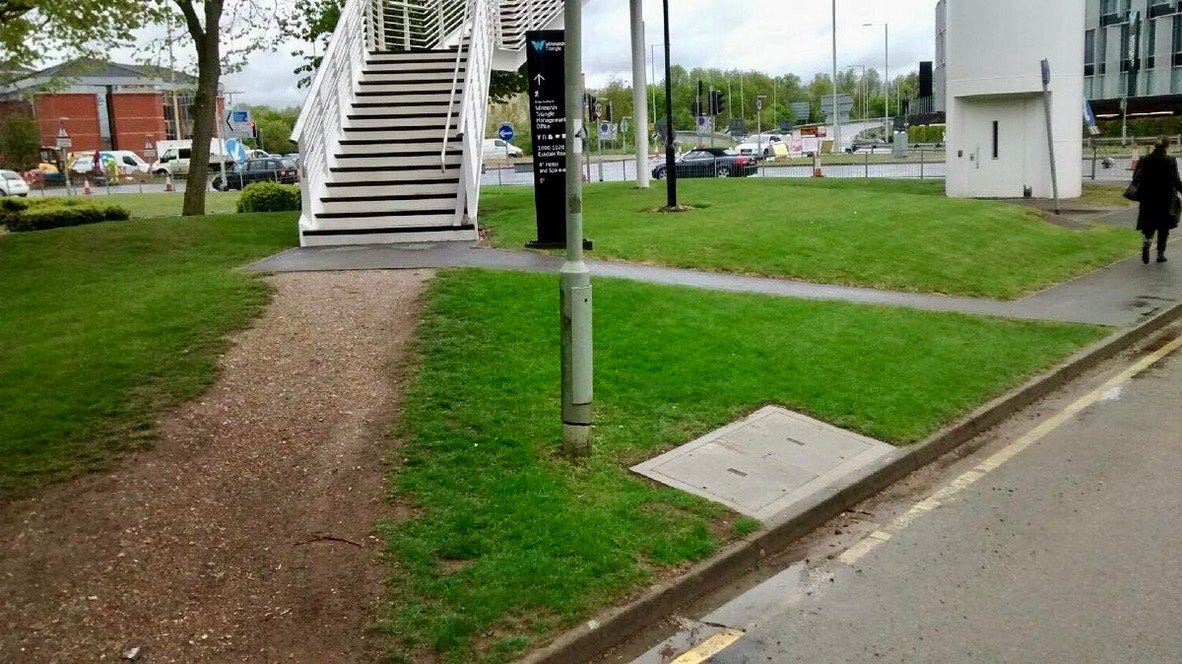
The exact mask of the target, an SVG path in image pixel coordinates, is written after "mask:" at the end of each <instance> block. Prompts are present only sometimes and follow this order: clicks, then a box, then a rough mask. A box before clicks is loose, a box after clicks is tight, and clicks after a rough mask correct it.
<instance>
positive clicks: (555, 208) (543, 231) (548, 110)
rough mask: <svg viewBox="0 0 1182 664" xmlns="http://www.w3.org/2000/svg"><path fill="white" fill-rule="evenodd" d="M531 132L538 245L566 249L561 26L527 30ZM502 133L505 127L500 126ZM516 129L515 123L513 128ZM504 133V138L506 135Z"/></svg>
mask: <svg viewBox="0 0 1182 664" xmlns="http://www.w3.org/2000/svg"><path fill="white" fill-rule="evenodd" d="M525 38H526V44H527V45H528V46H527V48H526V63H527V66H528V71H529V115H530V132H531V135H532V137H533V144H534V207H535V210H536V213H535V214H536V219H535V221H536V224H537V231H538V237H537V239H536V240H534V241H533V242H530V243H529V245H528V246H529V247H532V248H537V249H562V248H565V247H566V241H567V237H566V132H567V119H566V72H565V56H566V42H565V39H566V37H565V35H564V33H563V31H562V30H535V31H530V32H527V33H526V36H525ZM501 129H502V131H503V130H504V129H505V127H504V126H502V127H501ZM509 129H510V130H512V127H510V128H509ZM498 134H499V135H501V138H502V140H504V135H503V134H501V132H498Z"/></svg>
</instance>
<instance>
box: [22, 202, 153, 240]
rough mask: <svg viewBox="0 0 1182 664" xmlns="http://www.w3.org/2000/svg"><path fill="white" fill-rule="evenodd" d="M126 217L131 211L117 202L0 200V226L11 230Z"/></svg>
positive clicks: (77, 224) (115, 219) (44, 227)
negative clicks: (99, 203) (112, 203)
mask: <svg viewBox="0 0 1182 664" xmlns="http://www.w3.org/2000/svg"><path fill="white" fill-rule="evenodd" d="M130 218H131V213H130V212H128V211H127V210H126V209H124V208H121V207H119V206H117V205H97V204H95V203H93V202H91V201H82V200H78V199H71V198H45V199H41V200H33V201H24V200H22V201H18V200H15V199H11V198H5V199H0V226H7V227H8V230H9V231H12V232H13V233H20V232H25V231H43V230H47V229H50V228H65V227H67V226H83V225H85V224H97V223H99V222H103V221H127V220H128V219H130Z"/></svg>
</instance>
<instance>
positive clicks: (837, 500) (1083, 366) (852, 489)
mask: <svg viewBox="0 0 1182 664" xmlns="http://www.w3.org/2000/svg"><path fill="white" fill-rule="evenodd" d="M1180 318H1182V304H1178V305H1173V306H1171V307H1168V308H1166V309H1165V310H1163V311H1161V312H1159V313H1158V314H1156V315H1154V316H1153V317H1151V318H1149V319H1147V320H1146V321H1145V322H1143V323H1141V324H1140V325H1137V326H1134V327H1131V328H1126V329H1123V330H1120V331H1118V332H1116V333H1114V334H1112V335H1110V336H1109V337H1107V338H1105V339H1103V340H1101V341H1099V342H1097V343H1096V344H1093V345H1092V346H1090V347H1088V348H1086V349H1084V350H1082V351H1080V352H1078V353H1076V354H1075V355H1072V356H1071V357H1070V358H1068V359H1067V360H1065V361H1064V362H1063V363H1061V364H1059V365H1058V366H1057V367H1055V368H1054V369H1051V370H1050V371H1047V372H1045V373H1043V374H1040V375H1039V376H1037V377H1035V378H1033V379H1031V380H1030V381H1028V382H1027V383H1025V384H1024V385H1021V386H1019V387H1017V388H1015V389H1013V390H1011V391H1010V392H1008V393H1006V394H1005V395H1003V396H1001V397H998V398H997V399H994V400H993V401H991V402H989V403H988V404H986V405H984V406H982V407H980V408H978V409H977V410H975V411H973V412H972V413H970V414H968V415H967V416H965V417H963V418H961V419H959V420H958V421H956V422H954V423H953V424H950V425H948V426H946V427H944V428H942V429H940V430H939V431H937V432H936V433H934V434H932V435H931V436H928V437H927V438H926V439H924V440H923V441H921V442H919V443H916V444H914V445H911V446H909V447H906V448H900V449H898V450H896V451H895V452H893V453H892V454H890V455H888V456H886V457H883V458H882V459H880V460H878V461H877V462H875V463H874V464H871V465H870V466H868V467H865V468H862V469H859V470H858V471H856V472H854V473H851V474H850V475H848V476H846V477H845V478H843V480H842V481H841V482H840V483H839V485H834V486H831V487H828V488H826V489H824V490H822V491H820V492H818V493H816V494H814V495H813V496H811V497H809V498H807V499H805V500H803V501H800V502H799V503H797V504H795V505H793V506H792V507H791V508H789V509H788V510H786V511H785V512H783V513H781V514H780V515H777V516H776V517H775V518H774V519H772V520H771V521H770V522H768V523H766V524H764V526H763V528H761V529H760V530H758V531H756V532H754V533H752V534H750V535H748V536H747V537H744V538H743V539H741V540H739V541H737V542H734V543H732V544H730V545H728V546H726V547H724V548H723V549H722V550H721V551H719V552H718V553H717V554H715V555H714V556H713V557H711V558H710V559H709V560H706V561H703V562H701V563H699V564H697V565H695V566H694V567H692V568H690V570H689V571H687V572H686V573H684V574H682V575H680V576H678V577H677V578H674V579H670V580H668V581H664V582H662V583H659V584H657V585H655V586H653V587H651V588H649V589H648V590H647V591H645V592H644V594H642V595H641V596H640V597H639V598H637V599H636V600H634V601H632V602H630V603H629V604H626V605H624V606H618V607H613V608H611V609H608V610H606V611H604V612H601V613H600V614H599V615H597V616H595V617H594V618H592V619H590V620H587V621H585V622H583V623H582V624H580V625H578V626H576V627H574V628H573V629H571V630H569V631H567V632H566V633H564V634H562V635H561V636H559V637H558V638H557V639H555V640H554V641H553V642H551V643H550V644H548V645H547V646H545V647H543V648H540V649H538V650H535V651H533V652H531V653H529V654H528V655H527V656H526V657H524V658H523V659H522V660H521V661H522V662H523V663H524V664H550V663H555V664H558V663H562V664H571V663H573V662H586V661H589V660H592V659H595V658H596V657H598V656H600V655H602V654H603V653H605V652H606V651H608V650H609V649H611V648H613V647H615V646H617V645H619V644H621V643H623V642H624V641H626V640H627V639H628V638H629V637H631V636H633V635H634V634H636V633H638V632H639V631H640V630H642V629H643V628H645V627H647V626H649V625H651V624H652V623H653V622H654V617H655V616H667V615H670V614H672V613H673V612H674V611H676V610H677V609H678V608H680V607H683V606H686V605H688V604H690V603H692V602H694V601H695V600H697V599H700V598H701V597H704V596H705V595H707V594H709V593H710V592H712V591H714V590H717V589H718V588H721V587H722V586H724V585H726V584H727V583H729V582H731V581H734V580H736V579H737V578H739V577H740V576H742V575H743V574H744V573H745V572H747V571H748V570H750V569H752V568H754V567H755V566H756V565H757V564H758V563H759V562H760V561H761V560H763V559H764V558H766V557H767V556H769V555H771V554H772V553H775V552H778V551H781V550H783V549H785V548H787V547H788V546H789V545H791V544H792V543H794V542H796V541H797V540H799V539H801V538H802V537H804V536H805V535H808V534H809V533H811V532H812V531H814V530H816V529H817V528H818V527H819V526H821V525H823V524H824V523H826V522H827V521H829V520H830V519H832V518H833V517H836V516H838V515H840V514H841V513H842V512H844V511H845V510H847V509H849V508H850V507H852V506H854V505H856V504H857V503H860V502H862V501H863V500H866V499H867V498H870V497H872V496H874V495H875V494H877V493H879V492H881V491H882V490H883V489H886V488H887V487H889V486H891V485H892V484H894V483H895V482H897V481H899V480H901V479H903V478H904V477H906V476H907V475H909V474H911V473H912V472H914V471H915V470H918V469H919V468H921V467H923V466H925V465H927V464H928V463H931V462H932V461H934V460H936V459H938V458H939V457H941V456H943V455H944V454H946V453H947V452H949V451H951V450H953V449H955V448H956V447H958V446H960V445H963V444H964V443H966V442H968V441H970V440H972V439H973V438H975V437H976V436H978V435H979V434H981V433H983V432H985V431H987V430H989V429H991V428H993V427H994V426H996V425H998V424H1000V423H1001V422H1003V421H1004V420H1006V419H1007V418H1009V417H1011V416H1012V415H1013V414H1014V413H1016V412H1018V411H1020V410H1022V409H1023V408H1025V407H1027V406H1029V405H1031V404H1033V403H1035V402H1037V401H1038V400H1039V399H1042V398H1043V397H1045V396H1047V395H1049V394H1051V393H1052V392H1054V391H1055V390H1058V389H1059V388H1060V387H1063V386H1064V385H1066V384H1067V383H1069V382H1070V381H1072V380H1074V379H1076V378H1078V377H1079V376H1080V375H1082V374H1083V373H1085V372H1087V371H1089V370H1091V369H1093V368H1095V367H1096V366H1097V365H1099V364H1100V363H1101V362H1104V361H1105V360H1108V359H1111V358H1113V357H1115V356H1116V355H1118V354H1120V353H1122V352H1124V351H1126V350H1128V349H1130V348H1132V347H1133V346H1134V345H1136V344H1137V343H1140V342H1141V341H1144V340H1145V339H1147V338H1148V337H1150V336H1151V335H1153V334H1155V333H1157V332H1160V331H1162V330H1163V329H1165V328H1166V327H1168V326H1169V325H1170V324H1171V323H1173V322H1175V321H1177V320H1179V319H1180Z"/></svg>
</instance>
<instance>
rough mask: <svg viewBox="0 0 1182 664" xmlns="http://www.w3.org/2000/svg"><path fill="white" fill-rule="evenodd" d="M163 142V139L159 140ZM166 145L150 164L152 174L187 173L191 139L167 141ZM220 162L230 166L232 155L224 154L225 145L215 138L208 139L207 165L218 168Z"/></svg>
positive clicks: (191, 148)
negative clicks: (154, 161) (158, 156)
mask: <svg viewBox="0 0 1182 664" xmlns="http://www.w3.org/2000/svg"><path fill="white" fill-rule="evenodd" d="M160 142H161V143H165V141H160ZM167 143H168V144H169V145H168V147H164V149H163V152H161V153H160V158H159V159H157V160H156V163H154V164H152V174H153V175H166V174H169V173H171V174H172V175H173V176H174V177H175V176H179V175H188V174H189V155H190V154H192V152H193V142H192V141H167ZM222 162H225V163H226V167H227V168H228V167H230V166H231V165H232V164H233V163H234V159H233V157H231V156H230V155H228V154H226V148H225V146H224V145H223V144H222V143H221V142H220V141H218V140H217V139H216V138H214V139H210V141H209V167H210V168H211V169H214V168H220V167H221V165H222Z"/></svg>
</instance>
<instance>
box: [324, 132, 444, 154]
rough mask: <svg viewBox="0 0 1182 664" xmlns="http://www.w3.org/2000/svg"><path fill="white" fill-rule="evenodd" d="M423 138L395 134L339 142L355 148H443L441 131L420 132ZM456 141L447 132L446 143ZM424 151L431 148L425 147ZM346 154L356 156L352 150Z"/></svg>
mask: <svg viewBox="0 0 1182 664" xmlns="http://www.w3.org/2000/svg"><path fill="white" fill-rule="evenodd" d="M421 133H422V134H424V135H423V136H407V135H406V134H396V135H394V136H372V137H371V136H366V137H365V138H346V139H344V140H342V141H341V146H342V147H346V146H348V147H357V148H373V147H382V146H389V145H416V144H423V145H428V146H429V145H432V144H434V145H435V146H437V147H443V130H442V128H441V129H440V130H439V131H425V132H421ZM456 140H458V139H457V138H456V136H455V134H452V133H451V132H448V136H447V141H448V143H451V142H454V141H456ZM423 149H424V150H429V149H431V148H429V147H426V148H423ZM345 153H346V154H357V153H356V152H355V151H354V150H346V151H345Z"/></svg>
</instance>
